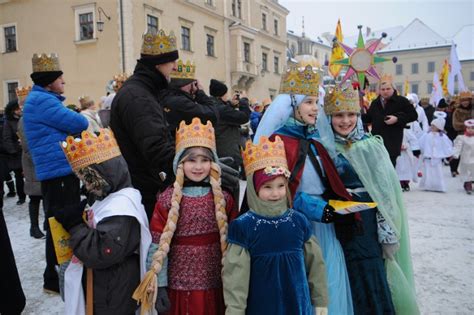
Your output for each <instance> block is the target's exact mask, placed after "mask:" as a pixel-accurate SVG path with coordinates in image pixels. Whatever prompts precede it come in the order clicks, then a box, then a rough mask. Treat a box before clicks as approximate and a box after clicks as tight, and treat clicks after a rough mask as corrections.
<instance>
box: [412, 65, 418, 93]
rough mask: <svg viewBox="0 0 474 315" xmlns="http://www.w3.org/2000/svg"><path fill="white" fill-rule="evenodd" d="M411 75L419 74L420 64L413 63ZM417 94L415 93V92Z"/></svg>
mask: <svg viewBox="0 0 474 315" xmlns="http://www.w3.org/2000/svg"><path fill="white" fill-rule="evenodd" d="M411 73H412V74H417V73H418V63H412V64H411ZM413 93H415V92H413Z"/></svg>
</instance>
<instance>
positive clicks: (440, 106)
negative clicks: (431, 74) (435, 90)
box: [438, 98, 448, 108]
mask: <svg viewBox="0 0 474 315" xmlns="http://www.w3.org/2000/svg"><path fill="white" fill-rule="evenodd" d="M446 107H448V104H447V103H446V100H445V99H444V98H442V99H440V100H439V103H438V108H446Z"/></svg>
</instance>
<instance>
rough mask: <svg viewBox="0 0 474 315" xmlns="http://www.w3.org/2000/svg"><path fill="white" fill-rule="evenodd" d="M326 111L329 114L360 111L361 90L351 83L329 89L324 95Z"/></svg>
mask: <svg viewBox="0 0 474 315" xmlns="http://www.w3.org/2000/svg"><path fill="white" fill-rule="evenodd" d="M324 112H325V113H326V115H328V116H329V115H333V114H335V113H340V112H355V113H359V112H360V105H359V92H358V91H357V90H355V89H354V88H353V87H352V85H351V84H349V85H348V86H345V87H339V86H336V87H334V88H332V89H329V90H327V91H326V95H325V96H324Z"/></svg>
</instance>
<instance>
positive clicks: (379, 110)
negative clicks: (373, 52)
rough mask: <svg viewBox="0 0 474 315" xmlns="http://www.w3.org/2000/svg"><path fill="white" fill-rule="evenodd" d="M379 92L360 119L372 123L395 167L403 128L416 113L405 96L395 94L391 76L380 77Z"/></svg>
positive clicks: (413, 118) (414, 118) (373, 132)
mask: <svg viewBox="0 0 474 315" xmlns="http://www.w3.org/2000/svg"><path fill="white" fill-rule="evenodd" d="M379 92H380V94H379V96H378V97H377V98H376V99H375V100H374V101H372V103H371V104H370V108H369V110H368V111H367V114H364V115H363V116H362V120H363V121H364V123H366V124H372V134H374V135H380V136H381V137H382V139H383V142H384V145H385V148H386V149H387V151H388V154H389V156H390V160H391V161H392V164H393V166H394V167H395V163H396V160H397V157H398V156H399V155H400V151H401V148H402V140H403V128H404V127H405V125H406V124H407V123H409V122H412V121H415V120H416V119H417V118H418V114H417V113H416V110H415V108H414V107H413V106H412V105H411V104H410V102H409V101H408V100H407V99H406V98H405V97H403V96H399V95H398V94H397V91H396V90H395V89H394V86H393V83H392V77H391V76H389V75H385V76H383V77H382V79H381V80H380V88H379Z"/></svg>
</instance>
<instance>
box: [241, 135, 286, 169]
mask: <svg viewBox="0 0 474 315" xmlns="http://www.w3.org/2000/svg"><path fill="white" fill-rule="evenodd" d="M242 156H243V160H244V168H245V174H246V175H247V176H251V175H252V174H253V173H254V172H255V171H258V170H261V169H265V168H268V167H272V168H280V169H284V170H286V171H287V172H288V163H287V162H286V154H285V146H284V144H283V141H282V140H281V139H280V137H278V136H276V137H275V141H273V142H272V141H270V139H268V138H267V137H260V142H259V143H258V144H253V143H252V141H250V140H249V141H247V144H246V145H245V150H244V152H242ZM281 175H285V174H284V173H282V174H281Z"/></svg>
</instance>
